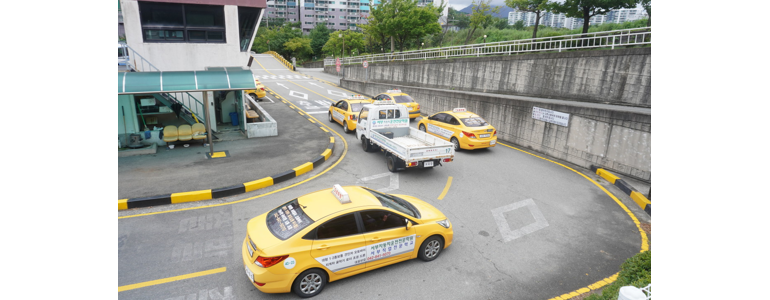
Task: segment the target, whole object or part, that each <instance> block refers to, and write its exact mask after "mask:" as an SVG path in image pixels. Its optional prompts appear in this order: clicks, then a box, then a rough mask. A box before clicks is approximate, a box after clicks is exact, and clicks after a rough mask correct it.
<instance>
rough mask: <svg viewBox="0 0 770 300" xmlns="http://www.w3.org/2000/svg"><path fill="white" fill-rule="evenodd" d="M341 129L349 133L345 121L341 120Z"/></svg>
mask: <svg viewBox="0 0 770 300" xmlns="http://www.w3.org/2000/svg"><path fill="white" fill-rule="evenodd" d="M342 131H344V132H345V133H350V128H348V122H347V121H344V122H342Z"/></svg>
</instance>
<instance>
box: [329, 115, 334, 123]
mask: <svg viewBox="0 0 770 300" xmlns="http://www.w3.org/2000/svg"><path fill="white" fill-rule="evenodd" d="M329 122H332V123H333V122H334V118H332V113H329Z"/></svg>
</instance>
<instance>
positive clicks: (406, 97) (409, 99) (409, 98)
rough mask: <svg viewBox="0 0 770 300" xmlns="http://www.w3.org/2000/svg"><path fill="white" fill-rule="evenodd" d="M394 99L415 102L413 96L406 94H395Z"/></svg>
mask: <svg viewBox="0 0 770 300" xmlns="http://www.w3.org/2000/svg"><path fill="white" fill-rule="evenodd" d="M393 99H395V100H396V103H411V102H414V100H412V97H409V96H406V95H404V96H393Z"/></svg>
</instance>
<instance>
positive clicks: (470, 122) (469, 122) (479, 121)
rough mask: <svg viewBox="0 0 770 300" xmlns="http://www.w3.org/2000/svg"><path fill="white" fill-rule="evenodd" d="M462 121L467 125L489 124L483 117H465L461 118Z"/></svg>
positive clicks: (479, 125)
mask: <svg viewBox="0 0 770 300" xmlns="http://www.w3.org/2000/svg"><path fill="white" fill-rule="evenodd" d="M460 121H463V123H464V124H465V126H468V127H481V126H487V125H489V123H487V121H484V119H482V118H481V117H472V118H465V119H460Z"/></svg>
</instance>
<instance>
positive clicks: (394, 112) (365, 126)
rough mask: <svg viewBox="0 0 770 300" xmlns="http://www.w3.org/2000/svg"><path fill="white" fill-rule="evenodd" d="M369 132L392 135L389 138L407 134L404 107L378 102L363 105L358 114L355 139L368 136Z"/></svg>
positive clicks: (407, 121)
mask: <svg viewBox="0 0 770 300" xmlns="http://www.w3.org/2000/svg"><path fill="white" fill-rule="evenodd" d="M369 130H374V131H377V132H379V133H381V134H386V133H388V134H386V136H388V135H390V134H389V133H393V135H391V136H388V137H389V138H393V137H399V136H404V135H408V134H409V111H408V110H407V108H406V106H403V105H401V104H396V103H395V102H393V101H387V100H384V101H383V100H378V101H374V102H373V103H372V104H367V105H364V107H363V108H362V109H361V112H360V113H359V114H358V125H357V126H356V138H357V139H359V140H360V139H361V137H362V136H363V137H368V136H370V134H369V132H368V131H369Z"/></svg>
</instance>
